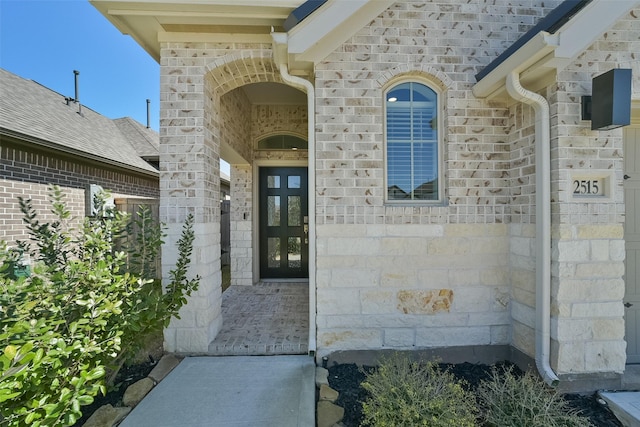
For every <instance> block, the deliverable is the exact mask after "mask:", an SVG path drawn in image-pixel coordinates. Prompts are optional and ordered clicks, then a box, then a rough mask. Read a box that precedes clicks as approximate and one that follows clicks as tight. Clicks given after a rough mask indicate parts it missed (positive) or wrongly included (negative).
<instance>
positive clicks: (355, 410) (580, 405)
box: [328, 363, 622, 427]
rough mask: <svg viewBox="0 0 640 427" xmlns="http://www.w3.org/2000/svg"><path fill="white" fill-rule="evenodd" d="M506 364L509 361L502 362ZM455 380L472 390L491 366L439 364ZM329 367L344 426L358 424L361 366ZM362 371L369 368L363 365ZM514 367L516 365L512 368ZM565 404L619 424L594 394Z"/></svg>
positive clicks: (605, 426)
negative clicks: (341, 410)
mask: <svg viewBox="0 0 640 427" xmlns="http://www.w3.org/2000/svg"><path fill="white" fill-rule="evenodd" d="M503 365H509V364H503ZM442 366H443V367H446V368H449V370H450V371H451V372H452V373H453V374H454V375H455V376H456V377H457V378H459V379H463V380H465V381H466V382H467V383H468V384H469V385H470V388H471V389H472V390H473V389H475V388H476V387H477V386H478V385H479V384H480V382H481V381H483V380H485V379H489V378H490V376H491V366H489V365H482V364H471V363H460V364H455V365H442ZM328 369H329V386H330V387H331V388H333V389H334V390H336V391H338V392H339V393H340V396H339V398H338V401H337V402H336V404H337V405H339V406H341V407H342V408H344V419H343V420H342V423H343V424H344V425H345V427H358V426H359V425H360V423H361V422H362V419H363V416H362V403H361V402H362V401H363V400H365V399H366V397H367V392H366V391H365V390H364V389H363V388H362V387H360V383H362V381H363V380H364V378H365V374H364V372H363V370H362V369H360V368H358V366H356V365H355V364H335V365H333V366H331V367H329V368H328ZM363 369H364V370H370V369H373V368H372V367H364V368H363ZM514 369H517V367H514ZM564 397H565V399H566V400H567V402H568V403H569V405H570V406H571V407H573V408H575V409H578V410H580V411H581V413H582V415H583V416H585V417H586V418H588V419H589V420H590V421H591V423H593V424H594V425H595V426H598V427H621V426H622V424H621V423H620V422H619V421H618V420H617V418H616V417H615V416H614V415H613V414H612V413H611V412H610V411H609V409H607V408H606V407H605V406H603V405H601V404H599V403H598V402H597V397H596V395H579V394H565V395H564Z"/></svg>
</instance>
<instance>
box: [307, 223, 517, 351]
mask: <svg viewBox="0 0 640 427" xmlns="http://www.w3.org/2000/svg"><path fill="white" fill-rule="evenodd" d="M507 232H508V227H507V226H506V225H504V224H443V225H419V224H416V225H393V224H387V225H385V224H380V225H372V224H366V225H365V224H359V225H357V224H351V225H335V224H334V225H326V224H325V225H320V226H318V266H317V267H318V274H317V301H318V318H317V324H318V354H319V355H325V354H329V353H331V352H333V351H337V350H361V349H383V348H387V349H412V348H429V347H450V346H467V345H505V344H509V342H510V339H511V333H510V329H511V328H510V315H509V300H510V298H509V269H508V236H507Z"/></svg>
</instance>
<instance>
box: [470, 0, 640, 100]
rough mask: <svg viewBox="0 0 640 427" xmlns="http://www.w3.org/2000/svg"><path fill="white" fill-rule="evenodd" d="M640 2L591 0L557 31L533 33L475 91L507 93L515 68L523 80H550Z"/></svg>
mask: <svg viewBox="0 0 640 427" xmlns="http://www.w3.org/2000/svg"><path fill="white" fill-rule="evenodd" d="M638 4H640V1H638V0H619V1H615V2H611V1H607V0H593V1H591V2H590V3H588V4H587V5H586V6H585V7H584V8H583V9H581V10H580V11H579V12H578V13H576V14H575V16H573V17H572V18H571V19H570V20H568V21H567V22H565V23H564V24H563V25H562V26H561V27H560V28H559V29H557V30H556V32H555V33H554V34H550V33H548V32H545V31H541V32H539V33H538V34H536V35H535V36H533V37H532V38H531V39H530V40H529V41H528V42H527V43H525V44H524V45H523V46H522V47H520V48H519V49H518V50H516V51H515V52H514V53H513V54H511V55H510V56H509V57H508V58H506V59H505V60H504V61H503V62H502V63H500V65H498V66H497V67H496V68H494V69H493V70H492V71H491V72H489V73H488V74H487V75H485V76H484V77H483V78H482V79H480V80H479V81H478V82H477V83H476V84H475V85H474V86H473V94H474V95H475V96H476V97H478V98H488V99H499V98H503V97H506V96H507V94H506V89H505V81H506V76H507V74H509V73H510V72H512V71H516V72H519V73H522V76H523V77H526V79H523V80H522V82H523V84H533V85H535V83H536V82H548V81H549V79H550V77H554V76H555V74H556V73H557V72H558V71H561V70H563V69H564V68H565V67H566V66H567V65H568V64H570V63H571V62H572V61H574V60H575V58H576V57H577V56H578V55H579V54H580V53H582V52H583V51H584V50H586V49H587V48H588V47H589V46H591V45H592V44H593V43H594V42H595V41H596V40H597V39H598V38H600V37H601V36H602V34H603V33H604V32H605V31H607V30H608V29H609V28H610V27H611V26H612V25H613V24H614V23H615V22H616V21H617V20H618V19H620V17H622V16H623V15H624V14H626V13H628V12H629V11H630V10H631V9H632V8H633V7H634V6H637V5H638ZM531 89H533V90H535V89H536V87H532V88H531Z"/></svg>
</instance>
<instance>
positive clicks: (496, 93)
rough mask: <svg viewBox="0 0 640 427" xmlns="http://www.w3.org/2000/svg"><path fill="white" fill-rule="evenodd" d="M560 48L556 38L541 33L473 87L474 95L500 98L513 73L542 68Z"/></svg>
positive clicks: (543, 32)
mask: <svg viewBox="0 0 640 427" xmlns="http://www.w3.org/2000/svg"><path fill="white" fill-rule="evenodd" d="M557 47H558V39H557V37H556V36H554V35H552V34H549V33H547V32H545V31H541V32H539V33H538V34H537V35H535V36H534V37H533V38H531V39H530V40H529V41H528V42H527V43H525V44H524V45H523V46H522V47H521V48H520V49H518V50H517V51H515V52H514V53H513V54H512V55H511V56H509V57H508V58H507V59H505V60H504V61H503V62H502V63H501V64H500V65H498V66H497V67H496V68H494V69H493V70H492V71H491V72H490V73H489V74H487V75H486V76H484V77H483V78H482V79H481V80H480V81H479V82H477V83H476V84H475V85H474V86H473V95H474V96H476V97H477V98H490V99H493V98H499V97H500V96H501V95H502V94H503V93H505V94H506V90H505V81H506V77H507V75H508V74H509V73H510V72H511V71H514V70H515V71H520V72H521V71H524V70H527V69H529V70H530V69H532V68H536V67H539V66H541V65H542V64H541V62H542V61H544V62H546V61H547V60H548V58H549V54H551V53H553V51H554V50H555V49H556V48H557Z"/></svg>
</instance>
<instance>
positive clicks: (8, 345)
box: [0, 187, 200, 427]
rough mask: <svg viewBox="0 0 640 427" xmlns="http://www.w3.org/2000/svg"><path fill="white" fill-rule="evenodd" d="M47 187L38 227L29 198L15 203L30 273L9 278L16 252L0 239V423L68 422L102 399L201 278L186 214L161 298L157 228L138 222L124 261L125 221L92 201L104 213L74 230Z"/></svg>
mask: <svg viewBox="0 0 640 427" xmlns="http://www.w3.org/2000/svg"><path fill="white" fill-rule="evenodd" d="M50 191H51V195H50V197H51V201H52V205H53V208H52V210H51V212H52V213H53V215H54V218H55V220H54V221H53V222H51V223H41V222H40V221H39V220H38V219H37V215H36V211H35V209H34V208H33V205H32V203H31V201H30V200H22V199H21V200H20V206H21V209H22V211H23V213H24V215H25V217H24V220H25V223H26V224H27V228H28V229H29V232H30V235H31V242H25V243H23V244H22V245H21V249H22V250H25V251H26V252H27V253H28V254H30V256H31V259H34V260H37V262H36V263H35V264H34V265H33V266H32V267H33V271H32V272H31V274H30V275H29V276H28V277H19V278H17V279H14V278H12V277H10V276H9V274H8V270H7V267H8V265H9V263H10V262H12V261H15V255H14V254H12V253H11V252H10V251H9V250H8V249H7V248H6V244H5V243H4V242H1V241H0V426H2V427H21V426H24V425H31V426H34V427H38V426H42V427H44V426H70V425H73V424H74V423H75V422H76V421H77V420H78V419H79V418H80V417H81V416H82V406H85V405H89V404H91V403H92V402H93V400H94V397H95V396H96V395H97V394H98V393H102V394H105V392H106V387H107V386H108V385H110V381H109V380H108V376H109V375H111V376H112V377H114V376H115V373H117V370H118V369H119V368H120V366H122V364H123V363H124V362H125V361H126V360H127V359H128V358H130V357H131V356H133V355H134V354H135V352H136V351H137V350H138V349H139V348H140V347H141V345H142V344H143V343H144V338H145V337H147V336H149V335H150V334H154V333H158V332H161V331H162V328H163V327H165V326H167V325H168V324H169V322H170V321H171V319H172V318H173V317H178V315H179V311H180V308H181V307H182V306H183V305H184V304H186V302H187V297H188V296H190V295H191V293H192V292H194V291H196V290H197V289H198V285H199V280H200V278H199V277H197V276H196V277H195V278H189V277H188V274H187V273H188V269H189V264H190V258H191V254H192V250H193V241H194V238H195V235H194V232H193V217H192V216H191V215H189V216H188V217H187V219H186V221H185V223H184V226H183V230H182V234H181V237H180V240H179V241H178V242H177V245H178V260H177V263H176V266H175V268H174V269H173V270H171V271H170V272H169V280H168V283H167V284H166V287H165V289H164V292H163V289H162V284H161V283H160V282H159V281H157V280H154V279H155V277H154V275H155V272H154V271H153V270H152V268H151V262H152V261H153V260H154V259H155V256H156V255H157V253H158V250H159V245H160V244H161V243H162V240H161V238H162V231H161V230H160V229H159V228H158V227H156V225H154V224H152V223H151V222H150V221H146V222H145V223H144V224H142V223H141V224H140V225H139V226H140V227H141V229H142V230H143V232H144V233H146V234H145V235H144V236H143V240H139V241H138V242H137V244H136V245H134V246H133V247H132V250H130V251H129V255H130V260H129V261H130V264H129V265H128V264H127V254H126V253H125V252H124V251H121V250H119V249H118V244H117V242H118V240H119V239H121V238H122V236H123V235H124V234H125V231H126V229H127V223H128V221H129V217H128V216H127V215H125V214H123V213H121V212H117V211H106V210H104V209H102V207H103V205H104V203H103V201H104V200H103V199H100V198H98V199H97V200H96V206H97V207H100V209H97V211H98V212H104V215H101V216H96V217H92V218H85V220H84V222H83V226H82V229H80V230H72V229H71V228H70V227H69V226H68V222H69V219H70V217H71V214H70V211H69V210H68V209H67V207H66V206H65V203H64V193H63V192H62V190H61V189H60V188H59V187H52V188H51V190H50ZM32 247H34V248H33V249H32ZM131 260H133V262H131ZM130 270H134V271H133V272H132V271H130Z"/></svg>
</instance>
